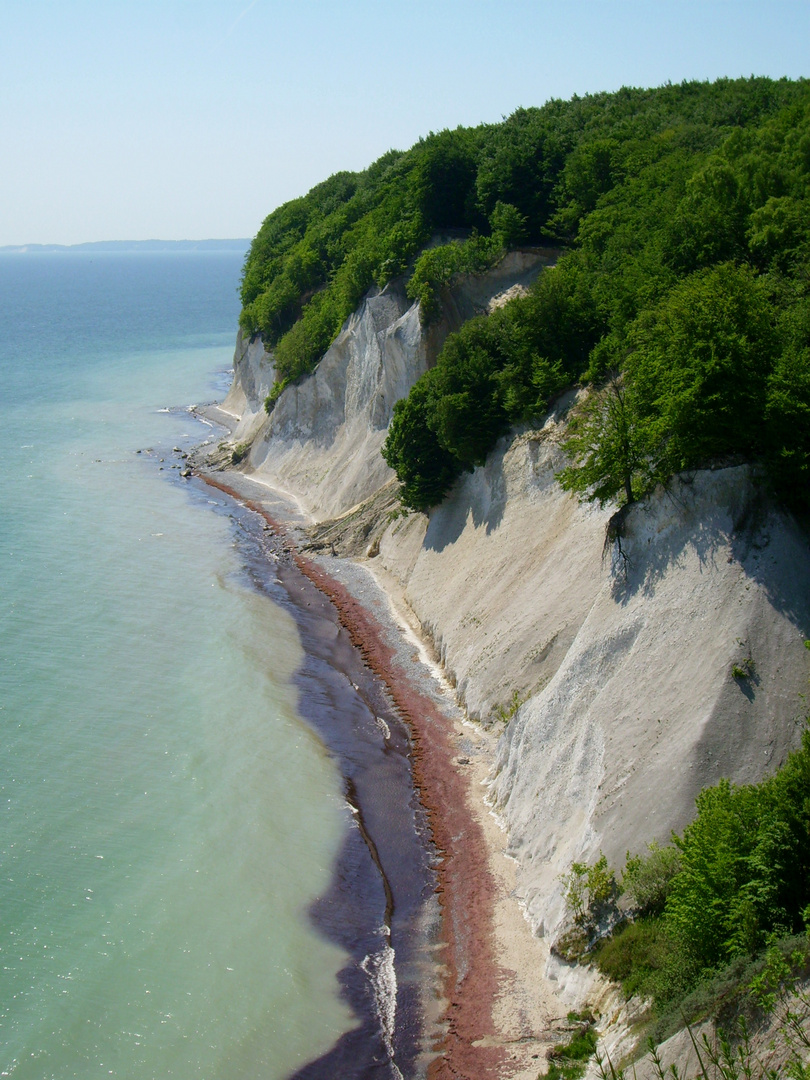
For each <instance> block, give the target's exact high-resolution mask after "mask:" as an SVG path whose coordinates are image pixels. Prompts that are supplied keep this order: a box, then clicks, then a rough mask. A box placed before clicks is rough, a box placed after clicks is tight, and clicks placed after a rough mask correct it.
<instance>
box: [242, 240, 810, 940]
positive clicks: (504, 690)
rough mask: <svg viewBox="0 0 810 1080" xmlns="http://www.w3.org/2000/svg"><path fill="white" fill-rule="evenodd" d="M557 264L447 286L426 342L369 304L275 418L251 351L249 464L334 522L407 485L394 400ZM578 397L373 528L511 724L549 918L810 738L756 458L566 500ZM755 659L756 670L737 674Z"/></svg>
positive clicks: (488, 714)
mask: <svg viewBox="0 0 810 1080" xmlns="http://www.w3.org/2000/svg"><path fill="white" fill-rule="evenodd" d="M548 261H549V259H548V257H547V256H542V257H541V256H537V255H535V256H529V255H523V256H514V257H512V258H511V261H509V260H505V262H504V263H503V264H501V266H500V267H499V268H497V270H496V271H495V272H493V273H491V274H489V275H486V276H485V277H484V278H481V279H473V280H468V281H466V282H461V283H460V284H459V285H458V286H457V287H455V288H454V290H453V291H452V292H450V293H448V294H446V295H445V297H444V303H445V317H444V319H443V321H442V323H441V324H440V325H439V326H438V327H435V328H433V329H432V330H431V331H430V332H429V333H426V332H425V331H423V330H422V328H421V327H420V325H419V318H418V310H417V308H416V307H415V306H410V305H409V304H408V302H407V299H406V298H405V296H404V294H403V293H402V292H401V290H398V289H392V288H389V289H387V290H386V291H385V292H383V293H382V294H379V295H374V296H369V297H367V298H366V300H365V301H364V302H363V304H362V305H361V306H360V308H359V309H358V311H357V313H356V314H355V315H354V316H353V317H352V318H351V319H350V320H348V322H347V324H346V326H345V327H344V330H343V331H342V333H341V334H340V336H339V337H338V338H337V340H336V341H335V343H334V344H333V345H332V347H331V348H330V349H329V351H328V352H327V353H326V355H325V356H324V358H323V360H322V361H321V364H320V366H319V367H318V369H317V371H316V372H315V374H314V375H312V376H310V377H309V378H307V379H305V380H303V381H302V382H301V384H300V385H298V386H294V387H290V388H288V389H287V390H285V391H284V393H283V394H282V395H281V396H280V398H279V401H278V403H277V405H276V407H275V410H274V412H273V414H272V416H271V417H269V418H267V417H266V416H264V414H263V413H262V400H263V396H264V394H265V393H266V392H267V389H269V383H268V378H269V377H270V373H271V369H272V361H271V359H270V358H269V357H267V356H266V354H264V352H263V350H262V349H261V346H260V345H259V344H258V343H254V344H252V345H249V346H248V347H247V348H245V347H244V346H243V345H242V344H241V343H240V345H239V346H238V348H237V357H236V361H235V365H236V373H235V381H234V387H233V388H232V390H231V393H230V394H229V396H228V399H227V400H226V402H225V407H226V408H227V409H228V410H230V411H232V412H234V413H236V414H238V415H239V416H241V420H240V421H239V425H238V427H237V432H236V435H235V438H236V439H239V438H241V437H247V438H252V439H253V444H252V449H251V451H250V455H249V459H248V462H247V465H246V471H248V473H251V472H252V473H253V474H254V475H255V476H256V477H257V478H261V479H265V480H266V481H268V482H269V483H271V484H274V485H277V486H279V487H281V488H283V489H285V490H287V491H289V492H291V493H292V494H293V495H295V497H296V498H297V499H298V500H299V502H300V503H301V505H302V506H303V507H304V508H305V509H306V510H307V511H308V512H309V513H310V514H311V515H313V516H314V517H315V518H317V519H323V518H326V517H333V516H337V515H340V514H343V513H345V511H347V510H349V509H350V508H352V507H353V506H355V504H357V503H360V502H361V501H362V500H365V499H368V498H369V497H370V496H372V495H373V494H374V493H375V492H376V491H378V490H379V489H380V487H382V486H383V485H384V484H386V483H388V482H389V481H390V479H391V476H392V474H391V472H390V470H389V469H388V468H387V467H386V465H385V463H384V462H383V461H382V458H381V457H380V453H379V449H380V446H381V445H382V442H383V440H384V438H385V433H386V428H387V425H388V423H389V421H390V417H391V411H392V408H393V405H394V402H395V401H396V400H397V399H398V398H399V397H401V396H403V395H404V394H406V393H407V391H408V389H409V387H410V386H411V385H412V384H413V382H414V381H415V380H416V378H418V376H419V375H420V374H421V373H422V372H423V371H424V370H425V369H426V367H427V366H429V365H430V364H431V363H432V362H433V359H434V357H435V355H436V352H437V351H438V348H439V347H440V345H441V343H442V341H443V340H444V337H446V335H447V333H448V332H449V331H450V330H452V329H453V328H455V327H456V326H458V325H460V323H461V322H462V321H463V320H464V319H465V318H467V317H469V315H471V314H473V313H474V312H475V311H476V310H482V309H485V308H486V307H487V305H488V304H491V303H492V302H493V300H494V301H495V302H497V299H496V298H497V297H498V296H499V295H501V294H503V293H504V292H505V291H506V290H507V289H508V288H510V287H512V286H514V285H516V284H521V283H525V282H526V281H528V280H530V279H531V277H532V276H533V275H536V274H537V273H538V272H539V271H540V269H541V267H542V266H543V265H544V264H545V263H546V262H548ZM572 398H573V395H569V398H568V399H567V400H563V401H561V402H560V403H559V405H558V407H557V411H556V412H555V413H553V414H552V415H550V416H549V417H548V418H547V420H546V422H545V423H544V425H543V426H542V427H540V428H536V429H525V430H521V431H517V432H514V433H512V435H511V436H510V437H508V438H505V439H503V440H501V442H500V443H499V445H498V446H497V447H496V449H495V451H494V452H493V453H492V454H491V455H490V457H489V460H488V461H487V464H486V465H485V466H484V467H482V468H478V469H476V470H475V472H473V473H470V474H467V475H465V476H463V477H462V478H461V479H460V480H459V481H458V482H457V484H456V485H455V487H454V489H453V490H452V492H451V493H450V495H449V497H448V498H447V499H446V500H445V502H444V503H443V504H442V505H441V506H439V507H437V508H435V509H434V510H433V511H432V512H431V513H430V515H429V516H425V515H422V514H411V515H409V516H407V517H399V518H397V519H396V520H393V521H390V522H389V521H388V520H387V519H383V520H380V521H378V522H377V523H376V525H375V528H376V535H377V537H378V541H379V543H378V545H377V546H378V551H379V554H378V555H377V557H376V559H375V560H374V562H373V564H372V565H373V566H381V567H382V568H383V569H384V572H385V573H386V575H387V576H388V578H389V580H395V581H396V582H398V583H399V586H400V588H401V590H402V594H403V595H404V598H405V600H406V601H407V603H408V604H409V605H410V607H411V609H412V610H413V612H414V613H415V615H416V616H417V618H418V619H419V621H420V622H421V624H422V627H423V629H424V631H425V633H426V634H427V635H428V636H429V637H430V638H431V639H432V641H433V643H434V645H435V647H436V650H437V652H438V653H439V655H440V657H441V660H442V662H443V664H444V667H445V670H446V672H447V675H448V677H449V678H450V680H451V681H452V682H453V683H454V685H455V687H456V691H457V693H458V695H459V698H460V700H461V702H462V703H463V704H464V705H465V707H466V709H467V710H468V712H469V714H470V715H471V716H472V717H473V718H476V719H479V720H481V721H482V722H483V723H485V724H488V725H490V724H492V725H495V726H496V728H497V729H498V730H502V734H501V735H500V741H499V744H498V753H497V761H496V766H495V771H494V774H493V777H492V784H491V796H492V799H493V802H494V803H495V805H496V807H497V809H498V810H499V812H500V813H501V815H502V816H503V819H504V821H505V823H506V825H507V828H508V832H509V843H510V848H511V851H512V853H513V854H514V855H515V856H516V857H517V859H518V861H519V863H520V867H521V869H520V879H519V881H520V891H521V893H522V898H523V900H524V902H525V905H526V911H527V914H528V917H529V919H530V922H531V924H532V926H533V927H534V928H535V930H537V931H539V932H544V933H550V934H553V932H554V931H555V929H556V928H557V927H558V925H559V923H560V920H561V918H562V914H563V912H562V898H561V888H560V882H559V875H560V873H561V872H563V871H565V870H566V869H567V868H568V867H569V866H570V863H571V861H572V860H574V859H585V860H591V859H594V858H595V857H598V854H599V852H600V850H601V851H604V853H605V854H606V855H607V857H608V859H609V861H610V863H611V864H612V865H614V866H616V867H620V866H621V865H622V863H623V860H624V854H625V852H626V850H627V849H628V848H629V849H630V850H640V849H642V848H643V846H644V845H645V844H646V843H647V842H648V841H649V840H651V839H654V838H655V839H658V840H663V841H666V840H667V839H668V837H669V834H670V832H671V830H672V829H676V830H680V829H682V828H683V826H684V825H685V824H686V823H687V822H688V821H689V820H690V818H691V816H692V814H693V811H694V799H695V796H696V795H697V794H698V792H699V791H700V789H701V788H702V787H704V786H705V785H706V784H710V783H713V782H714V781H716V780H717V779H718V778H719V777H720V776H728V777H730V778H731V779H732V780H734V781H736V782H747V781H754V780H757V779H759V778H761V777H762V776H763V775H764V774H765V773H766V772H770V771H773V770H774V769H775V768H776V766H777V765H778V764H779V763H780V762H781V761H782V760H783V759H784V757H785V755H786V753H787V752H788V750H789V749H790V748H791V747H793V746H794V745H796V743H797V742H798V739H799V723H798V722H799V721H800V719H801V718H802V717H803V716H804V714H805V712H806V711H807V706H806V704H805V701H804V699H803V698H802V696H801V695H802V694H803V693H805V692H806V691H807V690H808V675H810V653H808V651H807V650H806V649H805V647H804V639H805V638H807V637H810V551H809V550H808V542H807V538H806V536H805V535H804V534H803V533H801V532H800V531H799V530H798V529H797V527H796V526H795V525H794V524H793V522H792V521H791V520H790V519H789V518H788V517H787V516H785V515H784V514H782V513H781V512H780V511H779V510H777V509H775V508H774V507H772V506H771V505H770V504H768V502H767V500H765V499H763V497H762V496H761V493H760V487H759V485H758V484H757V482H756V478H755V477H754V476H753V475H752V473H751V471H750V470H749V469H748V468H745V467H737V468H729V469H722V470H717V471H705V472H699V473H696V474H690V475H689V476H686V477H683V478H680V479H676V480H675V481H673V483H672V484H671V486H670V489H669V490H668V491H666V492H660V493H658V494H656V495H654V496H653V497H651V498H650V499H649V500H648V501H646V502H645V503H644V504H641V505H638V506H636V507H634V508H633V510H632V511H631V512H630V513H629V514H628V516H627V518H626V521H625V527H624V535H623V536H622V539H621V546H620V547H619V545H618V544H617V543H616V542H613V543H612V544H609V545H608V546H607V548H606V550H605V552H604V553H603V546H604V541H605V528H606V524H607V522H608V519H609V518H610V514H611V509H615V508H606V509H604V510H599V509H597V508H595V507H593V506H590V505H581V504H579V503H577V501H576V500H575V499H574V498H573V497H572V496H570V495H569V494H566V493H565V492H563V491H562V490H561V488H560V487H559V485H558V484H557V483H556V481H555V479H554V477H555V473H556V472H558V471H559V469H560V468H561V466H562V464H563V457H562V451H561V449H560V436H561V432H562V425H563V423H564V414H565V411H566V409H567V407H568V406H569V405H570V403H571V400H572ZM735 666H736V667H737V668H739V669H742V670H748V671H749V674H747V675H745V676H743V677H740V676H739V675H738V676H737V677H735V676H734V674H733V669H734V668H735Z"/></svg>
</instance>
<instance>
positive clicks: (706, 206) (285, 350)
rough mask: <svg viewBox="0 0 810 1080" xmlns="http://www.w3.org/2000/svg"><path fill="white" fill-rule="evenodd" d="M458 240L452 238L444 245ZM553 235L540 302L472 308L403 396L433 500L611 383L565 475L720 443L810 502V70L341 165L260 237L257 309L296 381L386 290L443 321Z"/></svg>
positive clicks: (584, 422) (628, 483) (680, 89)
mask: <svg viewBox="0 0 810 1080" xmlns="http://www.w3.org/2000/svg"><path fill="white" fill-rule="evenodd" d="M437 234H439V235H441V234H444V236H445V239H447V237H448V236H451V237H454V239H451V240H450V241H449V242H448V243H445V244H443V245H441V246H438V247H437V246H432V247H430V248H427V249H426V248H425V245H426V244H427V243H428V241H429V240H430V239H431V237H435V236H436V235H437ZM540 243H553V244H555V245H558V246H561V247H562V248H563V249H564V252H565V253H564V254H563V256H562V257H561V258H560V260H559V262H558V264H557V267H556V269H554V270H553V271H551V272H546V273H544V274H542V275H541V276H540V278H539V279H538V281H537V283H536V285H535V286H534V288H533V289H532V290H531V292H530V294H529V295H528V296H526V297H523V298H518V299H516V300H513V301H511V302H510V303H509V304H507V305H506V306H505V307H503V308H501V309H499V310H498V311H496V312H495V313H494V314H492V315H490V316H488V317H487V316H481V317H479V318H476V319H472V320H470V321H469V322H468V323H466V324H465V325H464V326H463V327H462V328H461V330H460V331H459V332H458V333H457V334H454V335H451V337H450V338H449V339H448V341H447V342H446V344H445V346H444V349H443V350H442V352H441V354H440V356H439V358H438V360H437V363H436V366H435V367H434V368H433V369H431V370H430V371H429V372H427V373H426V374H425V375H424V376H423V377H422V378H421V379H420V380H419V382H418V383H417V384H416V385H415V386H414V388H413V389H412V391H411V393H410V395H409V396H408V398H406V399H404V400H403V401H401V402H399V403H398V404H397V406H396V408H395V412H394V419H393V421H392V425H391V428H390V431H389V436H388V440H387V442H386V445H385V448H384V451H383V453H384V456H385V458H386V460H387V461H388V463H389V464H390V465H391V466H392V467H393V468H394V469H395V470H396V472H397V475H398V477H399V479H400V481H401V483H402V499H403V502H404V503H405V505H407V506H409V507H411V508H413V509H420V510H421V509H427V508H428V507H430V506H432V505H434V504H436V503H437V502H439V501H441V499H442V498H443V496H444V494H445V493H446V492H447V490H448V489H449V487H450V486H451V485H452V483H453V481H454V479H455V478H456V477H457V476H458V475H459V474H460V473H461V472H462V471H463V470H465V469H471V468H473V467H474V466H475V465H477V464H480V463H482V462H483V461H484V460H485V458H486V455H487V453H488V452H489V451H490V450H491V449H492V447H493V445H494V443H495V441H496V440H497V438H498V437H499V436H500V435H502V434H503V433H504V432H505V431H507V430H508V428H509V426H510V425H511V424H513V423H515V422H518V421H521V420H531V419H533V418H535V417H539V416H541V415H542V414H543V412H544V411H545V410H546V409H547V407H548V404H549V402H550V400H551V399H552V398H553V397H554V396H555V395H556V394H558V393H559V392H560V391H561V390H563V389H565V388H566V387H568V386H571V385H575V384H577V383H580V382H588V383H590V384H591V385H592V387H593V389H594V391H595V392H594V393H593V394H591V395H590V398H589V401H588V404H587V406H585V407H584V408H583V409H582V410H581V411H580V413H579V415H578V417H577V418H576V420H575V424H574V431H573V435H572V438H571V441H570V443H569V451H570V454H571V458H572V464H571V466H570V467H569V469H567V470H566V471H565V472H564V473H563V474H562V477H561V479H562V482H563V483H564V484H565V485H567V486H568V487H570V488H572V489H573V490H577V491H579V492H580V493H581V494H583V495H585V496H587V497H597V498H600V499H602V500H607V499H612V498H614V497H617V496H618V497H619V498H620V499H625V500H626V499H633V498H637V497H639V496H640V495H642V494H643V493H644V492H645V491H647V490H649V489H650V487H651V486H652V485H653V484H655V483H656V482H658V481H659V480H661V479H665V478H666V477H667V476H669V475H671V474H672V473H674V472H676V471H679V470H682V469H688V468H693V467H697V466H699V465H701V464H705V463H708V462H710V461H716V460H718V459H723V460H725V459H728V460H742V459H745V460H759V461H764V462H766V463H767V464H768V465H769V467H770V470H771V475H772V476H773V478H774V482H775V484H776V486H777V487H778V489H779V491H780V493H781V494H782V495H783V496H784V497H785V498H787V499H788V500H790V501H792V502H793V503H794V505H797V506H798V507H800V508H802V509H804V510H808V509H810V496H808V490H809V488H810V485H808V480H810V422H809V421H810V299H809V295H810V82H808V81H807V80H800V81H795V82H794V81H789V80H785V79H783V80H779V81H773V80H769V79H760V78H751V79H741V80H720V81H718V82H715V83H696V82H689V83H682V84H680V85H678V86H671V85H668V86H663V87H660V88H658V89H655V90H637V89H630V88H624V89H622V90H620V91H618V92H617V93H614V94H597V95H593V96H590V95H589V96H586V97H584V98H579V97H574V98H572V99H571V100H570V101H567V102H563V101H550V102H548V103H547V104H546V105H544V106H543V107H542V108H538V109H519V110H518V111H517V112H515V113H514V114H513V115H512V116H510V117H509V118H508V119H506V120H504V121H503V123H501V124H493V125H484V126H481V127H478V128H472V129H463V128H458V129H456V130H455V131H443V132H440V133H438V134H431V135H430V136H428V137H427V138H425V139H423V140H420V142H419V143H417V144H416V145H415V146H414V147H412V148H411V149H410V150H408V151H406V152H404V153H401V152H398V151H390V152H389V153H388V154H386V155H384V156H383V157H382V158H381V159H380V160H379V161H377V162H375V164H374V165H372V166H371V167H370V168H369V169H367V170H366V171H365V172H363V173H339V174H337V175H335V176H333V177H331V178H330V179H329V180H327V181H326V182H325V183H323V184H320V185H318V187H316V188H313V190H312V191H311V192H309V194H308V195H306V196H304V197H303V198H301V199H297V200H294V201H293V202H291V203H287V204H286V205H284V206H282V207H281V208H280V209H278V210H276V211H275V212H274V213H273V214H271V215H270V216H269V217H268V218H267V219H266V220H265V222H264V224H263V225H262V228H261V230H260V231H259V233H258V235H257V236H256V238H255V240H254V241H253V244H252V247H251V250H250V253H249V255H248V257H247V260H246V263H245V270H244V277H243V283H242V301H243V310H242V316H241V325H242V328H243V331H244V332H246V333H248V334H254V333H261V335H262V337H263V339H264V341H265V343H266V344H267V345H268V346H270V347H273V349H274V353H275V359H276V366H277V371H278V378H279V382H278V383H277V384H276V389H275V392H274V394H273V395H271V398H272V397H275V396H277V393H278V392H279V390H280V388H281V387H283V386H284V385H286V383H287V382H289V381H290V380H293V379H296V378H298V377H299V376H301V375H302V374H304V373H306V372H308V371H311V370H313V368H314V367H315V365H316V364H317V362H318V360H319V358H320V356H321V355H322V354H323V352H324V351H325V350H326V348H327V347H328V345H329V344H330V343H331V341H332V340H333V339H334V337H335V336H336V334H337V333H338V331H339V329H340V327H341V325H342V323H343V321H344V320H345V319H346V318H347V316H348V315H349V314H350V313H351V311H352V310H353V309H354V308H355V307H356V305H357V303H358V302H359V300H360V299H361V297H362V296H363V294H364V293H365V292H366V291H367V290H368V288H369V287H370V286H371V285H373V284H376V285H378V286H380V287H382V286H384V285H385V284H386V283H387V282H388V281H390V280H391V279H392V278H394V277H398V276H401V275H403V274H404V275H405V276H406V282H407V288H408V292H409V295H410V296H411V297H413V298H418V299H419V300H420V302H421V312H422V317H423V319H424V320H426V321H427V320H430V319H431V318H432V317H434V315H435V314H436V311H437V309H438V298H439V293H440V289H441V287H442V286H443V285H445V284H447V283H448V282H449V281H450V280H451V278H452V276H453V274H454V273H457V272H459V271H466V272H479V271H481V270H483V269H485V268H486V267H487V266H489V265H491V264H492V263H493V262H494V261H495V260H496V259H497V258H499V257H500V255H501V254H502V252H503V251H504V250H505V249H508V248H510V247H515V246H525V245H536V244H540Z"/></svg>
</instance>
